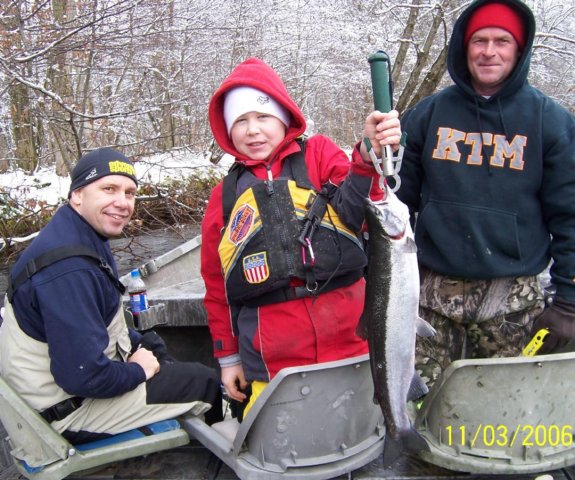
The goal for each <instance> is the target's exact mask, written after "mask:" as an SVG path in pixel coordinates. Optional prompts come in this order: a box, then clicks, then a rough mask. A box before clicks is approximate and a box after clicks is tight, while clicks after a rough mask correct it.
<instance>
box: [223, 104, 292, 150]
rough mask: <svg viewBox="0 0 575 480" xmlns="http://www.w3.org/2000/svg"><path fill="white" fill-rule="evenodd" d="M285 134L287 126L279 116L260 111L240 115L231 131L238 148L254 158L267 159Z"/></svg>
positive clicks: (235, 145)
mask: <svg viewBox="0 0 575 480" xmlns="http://www.w3.org/2000/svg"><path fill="white" fill-rule="evenodd" d="M285 135H286V127H285V125H284V124H283V123H282V121H281V120H280V119H279V118H277V117H274V116H273V115H270V114H268V113H258V112H248V113H244V114H243V115H240V116H239V117H238V118H237V120H236V121H235V122H234V124H233V125H232V129H231V131H230V136H231V138H232V142H233V144H234V147H236V150H237V151H238V152H239V153H241V154H242V155H245V156H246V157H248V158H250V159H252V160H266V159H267V158H268V157H269V156H270V155H271V153H272V152H273V151H274V150H275V149H276V147H277V146H278V145H279V144H280V143H281V142H282V140H283V139H284V138H285Z"/></svg>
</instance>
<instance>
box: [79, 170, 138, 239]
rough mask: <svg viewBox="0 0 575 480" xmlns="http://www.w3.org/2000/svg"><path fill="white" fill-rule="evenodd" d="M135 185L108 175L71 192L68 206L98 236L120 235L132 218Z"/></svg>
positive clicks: (120, 177)
mask: <svg viewBox="0 0 575 480" xmlns="http://www.w3.org/2000/svg"><path fill="white" fill-rule="evenodd" d="M135 203H136V184H135V183H134V181H133V180H131V179H130V178H128V177H125V176H123V175H108V176H106V177H102V178H100V179H98V180H96V181H94V182H92V183H89V184H88V185H85V186H84V187H81V188H78V189H77V190H74V191H73V192H72V196H71V197H70V205H71V206H72V208H73V209H74V210H76V211H77V212H78V213H79V214H80V215H81V216H82V217H83V218H84V220H86V221H87V222H88V223H89V224H90V225H91V226H92V228H93V229H94V230H96V231H97V232H98V233H99V234H100V235H102V236H104V237H106V238H110V237H116V236H118V235H120V234H121V233H122V230H123V229H124V227H125V226H126V225H127V224H128V222H129V221H130V218H132V214H133V213H134V205H135Z"/></svg>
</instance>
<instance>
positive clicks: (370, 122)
mask: <svg viewBox="0 0 575 480" xmlns="http://www.w3.org/2000/svg"><path fill="white" fill-rule="evenodd" d="M363 136H364V137H366V138H368V139H369V141H370V142H371V146H372V147H373V150H374V152H375V154H376V155H377V157H378V158H381V150H382V147H384V146H385V145H391V147H392V149H393V151H397V150H398V149H399V142H400V140H401V126H400V123H399V113H398V112H397V110H392V111H390V112H388V113H382V112H379V111H377V110H376V111H374V112H371V113H370V114H369V115H368V116H367V118H366V119H365V124H364V127H363ZM360 153H361V157H362V158H363V160H364V161H365V162H368V163H371V159H370V157H369V155H368V153H367V149H366V147H365V145H364V143H363V142H361V146H360Z"/></svg>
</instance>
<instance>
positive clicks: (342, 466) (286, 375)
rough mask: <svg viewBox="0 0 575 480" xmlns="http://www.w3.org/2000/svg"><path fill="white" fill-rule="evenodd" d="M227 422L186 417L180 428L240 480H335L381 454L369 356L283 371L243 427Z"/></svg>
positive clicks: (378, 412)
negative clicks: (216, 457) (209, 423)
mask: <svg viewBox="0 0 575 480" xmlns="http://www.w3.org/2000/svg"><path fill="white" fill-rule="evenodd" d="M226 422H227V423H228V425H224V424H220V425H218V424H215V425H214V426H212V427H210V426H208V425H206V423H205V422H203V421H202V420H201V419H199V418H190V419H184V420H182V427H183V428H184V429H186V430H187V431H188V433H189V434H190V436H191V437H194V438H196V439H197V440H198V441H199V442H200V443H202V444H203V445H204V446H205V447H207V448H208V449H209V450H211V451H212V452H213V453H214V454H215V455H217V456H218V457H219V458H220V459H221V460H222V461H223V462H224V463H225V464H226V465H228V466H229V467H230V468H231V469H232V470H234V472H235V474H236V475H237V476H238V477H239V478H240V479H241V480H270V479H272V480H273V479H295V478H298V479H306V480H314V479H315V480H319V479H327V478H333V477H337V476H338V475H342V474H345V473H348V472H350V471H352V470H355V469H357V468H360V467H362V466H363V465H365V464H367V463H369V462H370V461H372V460H373V459H374V458H376V457H377V456H378V455H380V454H381V453H382V451H383V441H384V436H385V427H384V423H383V416H382V414H381V410H380V408H379V406H378V405H376V404H375V403H374V402H373V382H372V378H371V370H370V365H369V356H368V355H363V356H361V357H355V358H351V359H345V360H339V361H334V362H328V363H322V364H317V365H306V366H302V367H292V368H286V369H283V370H281V371H280V372H279V373H278V374H277V376H276V377H274V378H273V379H272V381H271V382H270V383H269V385H268V386H267V387H266V388H265V389H264V390H263V392H262V393H261V394H260V396H259V397H258V398H257V399H256V401H255V403H254V405H253V406H252V408H251V409H250V410H249V412H248V413H247V415H246V417H245V418H244V420H243V421H242V423H240V424H238V423H237V422H236V421H235V419H232V420H227V421H226ZM234 422H235V428H234V425H233V423H234Z"/></svg>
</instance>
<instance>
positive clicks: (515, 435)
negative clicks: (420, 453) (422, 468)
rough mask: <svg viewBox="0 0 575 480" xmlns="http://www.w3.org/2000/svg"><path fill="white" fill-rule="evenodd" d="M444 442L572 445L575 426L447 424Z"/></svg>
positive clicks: (492, 445) (453, 443)
mask: <svg viewBox="0 0 575 480" xmlns="http://www.w3.org/2000/svg"><path fill="white" fill-rule="evenodd" d="M444 429H445V435H446V436H445V437H444V438H443V442H444V443H446V444H447V445H448V446H450V447H466V446H467V447H470V448H474V447H478V446H481V447H488V448H489V447H500V448H513V447H514V446H516V445H521V446H523V447H540V448H544V447H558V446H562V447H570V446H571V445H572V444H573V442H574V440H573V430H574V427H573V425H542V424H540V425H529V424H524V425H517V426H516V427H509V426H507V425H501V424H499V425H493V424H481V423H480V424H478V425H477V426H467V425H458V426H453V425H447V426H446V427H444Z"/></svg>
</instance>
